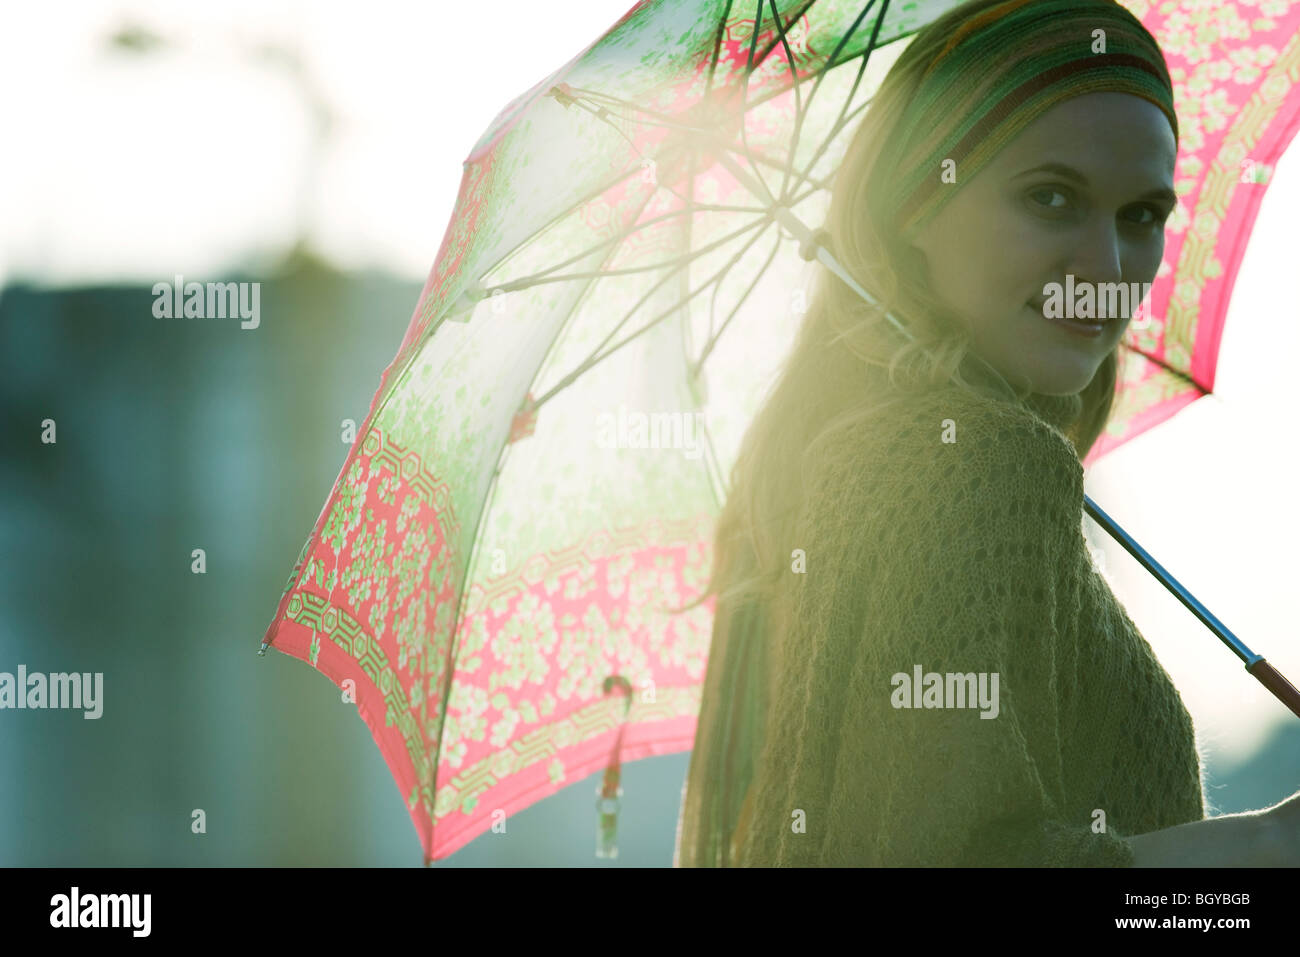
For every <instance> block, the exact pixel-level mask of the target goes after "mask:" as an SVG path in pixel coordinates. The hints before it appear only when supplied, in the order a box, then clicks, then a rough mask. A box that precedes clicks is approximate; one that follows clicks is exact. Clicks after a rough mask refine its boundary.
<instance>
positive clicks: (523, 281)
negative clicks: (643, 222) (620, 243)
mask: <svg viewBox="0 0 1300 957" xmlns="http://www.w3.org/2000/svg"><path fill="white" fill-rule="evenodd" d="M770 221H771V216H770V215H769V214H767V213H766V212H764V213H763V215H762V218H761V219H759V220H758V221H756V222H752V223H750V224H749V225H747V226H741V227H740V228H739V229H737V230H734V231H733V232H730V233H727V234H726V235H725V236H723V237H721V238H720V239H715V240H714V241H713V242H712V243H710V244H709V245H707V246H701V247H700V248H699V249H698V250H696V251H695V252H694V253H690V252H687V253H682V254H681V255H680V256H678V257H676V258H675V259H667V260H664V261H663V262H657V263H651V264H649V265H647V266H628V267H626V268H624V269H602V270H593V271H590V272H571V273H565V274H563V275H560V276H543V275H542V274H541V273H538V274H536V275H535V276H521V277H520V278H518V279H512V280H510V281H509V282H504V283H502V284H501V285H499V286H490V287H488V288H486V289H485V294H486V295H491V294H492V293H493V291H495V290H497V289H500V290H502V291H503V292H515V291H516V290H519V289H527V288H529V287H531V286H541V285H545V284H547V283H553V282H567V281H569V280H571V279H604V278H606V277H608V276H631V275H636V274H637V273H644V272H653V271H654V270H656V269H667V268H669V267H672V268H681V266H682V265H684V264H685V263H686V262H689V260H690V259H692V258H693V257H698V256H702V255H703V254H704V253H706V252H709V251H710V250H712V249H714V248H716V247H718V246H721V245H723V244H724V243H729V242H731V241H732V240H733V239H735V238H736V237H738V236H741V235H743V234H744V233H745V232H747V231H748V230H751V229H753V228H754V227H755V226H760V225H762V224H763V223H764V222H770Z"/></svg>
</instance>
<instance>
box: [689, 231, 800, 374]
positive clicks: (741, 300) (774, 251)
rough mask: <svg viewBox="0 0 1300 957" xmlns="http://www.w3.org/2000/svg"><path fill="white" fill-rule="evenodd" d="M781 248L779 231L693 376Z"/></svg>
mask: <svg viewBox="0 0 1300 957" xmlns="http://www.w3.org/2000/svg"><path fill="white" fill-rule="evenodd" d="M780 248H781V234H780V233H779V232H778V233H777V237H776V242H775V243H774V244H773V246H772V251H771V252H770V253H768V255H767V261H766V262H765V263H763V265H762V267H760V268H759V270H758V271H757V272H756V273H754V278H753V280H752V281H751V282H750V284H749V287H748V288H747V289H746V290H745V291H744V292H743V293H742V294H741V296H740V298H739V299H738V300H737V301H736V304H735V305H734V306H733V307H732V308H731V312H729V313H728V314H727V318H726V319H724V320H722V327H721V328H720V329H718V331H717V333H716V334H715V335H711V336H710V337H709V341H708V342H707V343H706V344H705V347H704V351H703V352H701V353H700V358H699V359H698V360H696V361H695V362H694V363H693V364H692V366H691V370H690V372H691V375H692V376H696V375H698V374H699V371H700V369H702V368H703V367H704V361H705V360H706V359H708V357H709V354H710V353H711V352H713V348H714V346H716V345H717V344H718V340H719V339H721V338H722V334H723V333H724V332H726V331H727V326H728V325H730V323H731V320H732V319H734V318H735V317H736V313H738V312H739V311H740V307H741V306H743V305H744V304H745V301H746V300H747V299H748V298H749V295H750V293H752V292H753V291H754V290H755V289H756V288H757V287H758V281H759V279H761V278H762V277H763V273H765V272H766V271H767V267H768V266H770V265H771V264H772V260H773V259H775V258H776V254H777V250H779V249H780ZM721 286H722V283H718V287H717V288H721ZM715 291H716V290H715Z"/></svg>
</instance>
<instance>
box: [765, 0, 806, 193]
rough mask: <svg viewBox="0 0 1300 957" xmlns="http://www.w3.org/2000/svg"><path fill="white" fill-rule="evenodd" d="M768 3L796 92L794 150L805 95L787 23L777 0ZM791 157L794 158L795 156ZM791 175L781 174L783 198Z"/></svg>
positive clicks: (798, 15) (804, 8)
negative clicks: (788, 37)
mask: <svg viewBox="0 0 1300 957" xmlns="http://www.w3.org/2000/svg"><path fill="white" fill-rule="evenodd" d="M816 2H817V0H808V2H807V3H806V4H804V7H803V9H802V10H800V11H799V12H798V13H796V14H795V15H794V16H793V17H791V18H790V23H791V24H793V23H794V22H795V21H796V20H798V19H799V18H800V17H802V16H803V15H804V14H805V13H807V12H808V10H809V9H810V8H811V7H812V5H813V4H814V3H816ZM767 5H768V8H769V9H771V11H772V19H773V20H775V21H776V32H777V36H778V38H779V39H780V42H781V48H782V49H784V50H785V63H786V66H787V67H789V69H790V89H791V91H792V92H793V93H794V115H795V118H796V119H795V134H794V138H793V139H792V140H791V141H790V148H791V149H792V150H793V149H794V147H795V144H797V143H798V142H799V123H798V118H799V117H802V116H803V110H804V108H803V97H801V96H800V95H799V68H798V67H797V66H796V65H795V62H794V51H793V50H791V49H790V42H789V41H788V40H787V39H786V36H785V33H786V28H787V25H786V24H785V23H783V22H782V21H781V15H780V14H779V13H777V12H776V0H767ZM773 48H775V45H773ZM809 103H810V105H811V100H810V101H809ZM791 158H792V159H793V157H791ZM789 176H790V174H789V173H782V174H781V190H780V196H781V197H782V198H783V199H784V198H785V195H786V193H785V188H786V181H787V180H788V179H789Z"/></svg>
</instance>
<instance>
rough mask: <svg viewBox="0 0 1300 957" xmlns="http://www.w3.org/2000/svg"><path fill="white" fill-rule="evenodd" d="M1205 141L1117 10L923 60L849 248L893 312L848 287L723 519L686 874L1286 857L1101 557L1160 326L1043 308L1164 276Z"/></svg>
mask: <svg viewBox="0 0 1300 957" xmlns="http://www.w3.org/2000/svg"><path fill="white" fill-rule="evenodd" d="M1177 135H1178V127H1177V119H1176V117H1175V114H1174V108H1173V93H1172V89H1171V85H1170V80H1169V75H1168V72H1167V69H1166V66H1165V63H1164V59H1163V57H1162V55H1161V53H1160V50H1159V48H1158V47H1157V45H1156V43H1155V41H1154V40H1153V39H1152V37H1151V36H1150V34H1149V33H1148V32H1147V31H1146V30H1145V29H1144V28H1143V27H1142V25H1141V24H1140V23H1139V22H1138V20H1137V19H1136V18H1134V17H1133V16H1132V15H1131V14H1130V13H1128V11H1126V10H1125V9H1124V8H1123V7H1121V6H1120V5H1118V4H1117V3H1114V2H1111V0H1088V2H1078V0H1076V2H1063V0H1032V2H1026V0H1010V2H1005V0H976V2H972V3H967V4H965V5H963V6H961V7H958V8H956V9H954V10H952V11H950V12H949V13H948V14H947V15H945V16H944V17H942V18H940V19H939V20H938V21H936V22H935V23H933V24H932V25H931V26H929V27H927V28H926V29H924V30H922V31H921V32H920V33H918V34H917V35H916V36H915V37H914V38H913V40H912V41H911V43H910V44H909V46H908V47H907V48H906V49H905V50H904V52H903V53H902V55H901V56H900V57H899V59H898V61H897V62H896V64H895V65H894V67H893V68H892V69H891V71H890V73H889V75H888V76H887V77H886V79H885V80H884V82H883V84H882V86H881V88H880V90H879V92H878V93H877V95H876V97H875V99H874V101H873V103H872V105H871V108H870V110H869V111H868V113H867V115H866V116H865V117H864V120H863V123H862V125H861V127H860V128H859V130H858V131H857V133H856V135H855V138H854V140H853V142H852V143H851V145H850V147H849V149H848V151H847V153H846V156H845V159H844V161H843V163H842V165H841V167H840V169H839V171H838V173H837V178H836V182H835V188H834V193H833V200H832V204H831V212H830V216H829V218H828V222H827V224H826V225H827V231H828V233H829V235H830V245H831V247H832V248H833V250H834V252H835V255H836V257H837V259H838V260H839V261H840V263H841V264H842V265H843V266H844V267H845V268H846V269H847V270H848V271H849V273H850V274H852V275H853V276H854V277H855V278H856V279H857V280H858V281H859V282H860V283H862V285H863V286H864V287H865V288H867V289H868V290H870V291H871V292H872V293H873V295H875V296H877V297H878V299H879V305H878V306H874V307H873V306H872V305H869V304H868V303H866V302H864V301H863V300H862V299H861V297H860V296H859V295H858V294H857V293H855V292H854V291H853V290H852V289H851V288H850V287H849V286H848V285H846V284H845V283H844V282H842V281H841V280H840V279H839V278H838V277H835V276H833V275H831V274H829V273H827V272H825V271H823V272H821V273H819V276H818V287H817V289H816V290H815V296H814V301H813V304H812V306H811V308H810V309H809V311H808V313H807V314H806V317H805V321H804V325H803V328H802V329H801V331H800V336H799V339H798V341H797V343H796V346H795V349H794V352H793V354H792V355H791V357H790V359H789V362H788V364H787V366H786V368H785V369H784V370H783V373H782V376H781V377H780V379H779V380H778V382H777V384H776V386H775V388H774V390H773V392H772V394H771V395H770V397H769V399H768V401H767V403H766V405H765V406H764V408H763V409H762V411H761V412H760V413H759V415H758V416H757V417H756V419H755V421H754V422H753V424H752V425H751V427H750V429H749V432H748V434H747V436H746V439H745V442H744V445H743V447H742V450H741V454H740V456H739V459H738V461H737V464H736V467H735V470H734V473H733V479H732V491H731V494H730V497H729V499H728V501H727V503H726V507H725V509H724V510H723V514H722V516H721V519H720V522H719V526H718V532H717V540H716V545H715V564H714V569H713V577H712V580H711V581H710V583H709V586H708V590H707V591H706V593H705V597H707V596H708V595H710V594H715V595H717V596H718V605H717V614H716V616H715V624H714V636H713V643H712V647H711V652H710V659H709V668H708V674H707V676H706V681H705V687H704V697H703V701H702V706H701V710H700V719H699V726H698V731H697V735H696V744H695V749H694V750H693V752H692V757H691V764H690V772H689V775H688V778H687V781H686V787H685V789H684V791H683V801H682V815H681V820H680V822H679V827H678V846H677V849H676V855H675V859H674V863H675V864H677V865H680V866H736V865H744V866H774V865H775V866H779V865H868V866H880V865H885V866H889V865H941V866H964V865H975V866H988V865H1024V866H1042V865H1056V866H1098V865H1101V866H1130V865H1134V864H1138V865H1162V866H1163V865H1171V864H1175V865H1176V864H1224V865H1243V864H1265V863H1280V862H1282V860H1284V859H1286V858H1284V845H1283V843H1282V841H1281V837H1282V836H1284V835H1285V836H1286V838H1287V840H1288V841H1290V840H1291V839H1292V838H1291V835H1293V834H1294V833H1295V824H1294V821H1293V818H1294V817H1295V815H1296V813H1297V811H1296V803H1297V802H1296V801H1295V799H1292V800H1291V801H1289V802H1287V804H1285V805H1281V806H1279V808H1277V809H1274V810H1273V811H1270V812H1268V813H1263V814H1252V815H1239V816H1234V817H1225V818H1216V819H1213V820H1208V819H1205V816H1204V814H1205V806H1204V800H1203V793H1202V781H1201V766H1200V761H1199V757H1198V754H1197V750H1196V744H1195V737H1194V732H1193V727H1192V722H1191V719H1190V717H1189V715H1188V713H1187V711H1186V709H1185V708H1184V706H1183V703H1182V700H1181V698H1180V697H1179V695H1178V692H1177V690H1176V689H1175V688H1174V686H1173V684H1172V683H1171V681H1170V680H1169V676H1168V675H1167V674H1166V672H1165V671H1164V669H1163V668H1162V667H1161V666H1160V664H1159V662H1158V661H1157V660H1156V658H1155V656H1154V655H1153V654H1152V652H1151V649H1150V647H1149V646H1148V645H1147V643H1146V641H1145V640H1144V639H1143V638H1142V636H1141V635H1140V634H1139V633H1138V631H1137V629H1136V628H1135V627H1134V625H1133V623H1132V621H1131V620H1130V619H1129V617H1128V615H1127V614H1126V613H1125V611H1124V609H1123V607H1122V606H1121V605H1120V604H1119V602H1118V601H1117V600H1116V599H1115V597H1114V595H1113V594H1112V593H1111V591H1110V589H1109V588H1108V587H1107V586H1106V584H1105V581H1104V580H1103V579H1102V578H1101V577H1100V575H1099V574H1098V573H1097V572H1096V570H1095V569H1094V568H1093V567H1092V565H1091V562H1090V559H1089V556H1088V552H1087V549H1086V545H1085V541H1084V539H1083V536H1082V532H1081V522H1082V503H1083V471H1082V467H1081V464H1080V461H1081V459H1082V458H1083V457H1084V456H1085V455H1086V454H1087V452H1088V450H1089V449H1090V448H1091V446H1092V444H1093V442H1094V441H1095V440H1096V438H1097V436H1098V435H1099V434H1100V432H1101V430H1102V428H1103V427H1104V425H1105V422H1106V419H1107V416H1108V414H1109V412H1110V408H1111V402H1112V398H1113V395H1114V391H1115V387H1116V382H1117V375H1118V372H1117V364H1118V361H1119V351H1118V347H1119V343H1120V339H1121V337H1122V336H1123V334H1124V331H1125V328H1126V326H1127V323H1128V321H1129V317H1130V316H1131V312H1132V308H1133V306H1135V305H1136V303H1133V304H1132V305H1131V306H1130V307H1128V309H1127V311H1126V312H1125V313H1124V314H1123V315H1121V316H1119V317H1116V318H1111V319H1109V320H1107V321H1106V322H1104V323H1102V324H1100V326H1099V328H1097V327H1094V326H1093V325H1092V324H1088V323H1070V322H1063V321H1057V320H1056V319H1052V318H1047V316H1046V314H1045V312H1046V310H1045V309H1044V299H1045V296H1046V293H1047V292H1048V291H1049V290H1050V288H1051V286H1050V284H1052V283H1060V284H1061V285H1062V286H1064V285H1065V284H1066V282H1067V277H1069V280H1070V281H1073V282H1074V284H1075V288H1076V289H1079V288H1082V287H1083V286H1084V285H1086V284H1101V283H1121V282H1122V283H1125V284H1128V283H1139V284H1141V283H1149V282H1151V281H1152V280H1153V279H1154V278H1155V274H1156V270H1157V268H1158V267H1159V264H1160V260H1161V256H1162V253H1163V249H1164V235H1163V229H1164V222H1165V220H1166V218H1167V217H1168V216H1169V214H1170V212H1171V211H1172V209H1173V207H1174V204H1175V197H1174V194H1173V189H1172V182H1173V179H1172V178H1173V172H1174V160H1175V155H1176V152H1177ZM1094 288H1095V287H1094ZM1141 288H1148V287H1141ZM886 310H888V311H889V312H891V313H892V315H893V316H896V317H898V319H899V320H901V322H902V323H903V328H904V329H905V330H906V333H905V334H900V331H899V329H897V328H895V327H894V326H893V325H892V324H891V323H890V322H889V321H887V318H888V317H887V316H886V315H885V312H886ZM1287 848H1288V849H1286V850H1285V853H1291V852H1290V851H1289V845H1287ZM1286 860H1287V862H1288V863H1289V862H1292V860H1291V859H1286Z"/></svg>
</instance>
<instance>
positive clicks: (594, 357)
mask: <svg viewBox="0 0 1300 957" xmlns="http://www.w3.org/2000/svg"><path fill="white" fill-rule="evenodd" d="M770 222H771V220H767V221H765V223H754V224H753V225H751V226H747V227H746V229H753V228H754V226H761V225H765V224H766V223H770ZM762 235H763V233H762V231H761V230H760V231H759V232H757V233H755V234H754V236H753V238H752V239H749V240H748V241H747V242H746V243H745V245H744V246H742V247H741V248H740V250H739V251H738V252H737V253H736V254H735V255H734V256H732V257H731V259H730V260H729V261H728V262H727V264H726V265H724V266H723V267H722V269H721V270H719V272H718V273H716V274H715V275H713V276H712V277H710V278H709V279H707V280H705V282H704V283H703V284H702V285H701V286H700V287H699V288H698V289H696V290H695V291H693V292H691V293H690V294H689V295H687V296H686V297H685V298H684V299H681V300H679V301H677V302H675V303H674V304H673V305H672V306H670V307H669V308H668V309H666V310H665V311H664V312H662V313H660V314H659V315H658V316H656V317H655V318H654V319H652V320H651V321H650V322H648V323H647V324H646V325H644V326H642V327H641V328H640V329H638V330H637V331H636V332H634V333H632V334H631V335H629V336H627V337H626V338H625V339H623V340H621V341H620V342H618V343H616V344H615V345H613V346H611V347H610V348H609V349H607V350H606V351H604V352H601V351H600V350H601V348H602V347H603V346H604V345H605V343H607V342H609V340H610V339H612V338H613V337H614V336H615V334H617V333H618V331H619V330H620V329H622V328H623V327H624V326H625V325H627V322H628V320H629V319H631V318H632V316H634V315H635V314H636V311H637V310H638V309H640V308H641V306H642V305H643V304H644V303H645V302H646V300H648V299H649V298H650V296H651V294H653V293H654V291H655V290H656V289H658V288H659V287H660V286H662V285H663V284H664V283H666V282H667V281H668V280H669V279H671V278H672V277H673V276H674V275H676V273H677V272H678V271H680V270H681V268H682V266H681V265H679V266H675V267H674V268H673V270H672V271H671V272H669V273H668V274H667V275H665V276H664V277H663V278H662V279H660V280H659V281H658V282H657V283H655V284H654V286H652V287H651V288H650V289H649V290H647V291H646V293H645V295H643V296H642V297H641V299H640V300H638V302H637V304H636V305H634V306H633V307H632V308H631V310H630V311H629V312H628V313H627V314H626V315H625V316H624V317H623V318H622V319H620V320H619V322H618V325H616V326H615V327H614V328H613V329H612V330H610V333H609V335H607V336H606V337H605V338H604V339H603V340H602V341H601V343H600V344H599V345H598V346H596V349H595V351H593V352H592V354H591V355H590V356H589V357H588V358H587V359H585V360H583V362H582V363H581V364H580V365H579V366H578V367H577V368H575V369H574V370H573V371H572V372H570V373H568V374H567V375H565V376H564V378H562V379H561V380H560V381H559V382H557V383H556V384H555V385H554V386H552V387H551V388H550V389H549V390H547V392H546V394H545V395H543V396H541V397H540V398H539V399H537V400H535V401H534V402H533V403H532V406H531V408H532V410H533V411H536V410H537V409H539V408H541V407H542V405H543V404H544V403H546V402H548V401H550V399H552V398H553V397H554V396H555V394H556V393H557V392H559V391H560V390H561V389H564V388H565V387H567V386H569V385H571V384H572V383H573V381H574V380H575V379H577V378H578V377H579V376H580V375H582V374H583V373H584V372H586V371H588V370H589V369H591V368H592V367H593V366H595V365H596V364H597V363H599V362H602V361H603V360H605V359H607V358H609V357H610V356H611V355H613V354H614V353H615V352H617V351H618V350H619V349H621V348H623V347H624V346H625V345H627V344H628V343H629V342H631V341H632V340H633V339H636V338H637V337H638V336H640V335H641V334H642V333H644V332H647V331H648V330H650V329H653V328H654V327H655V326H656V325H658V324H659V323H660V322H662V321H663V320H664V318H665V317H667V316H670V315H672V314H673V313H674V312H675V311H677V310H678V309H680V308H681V307H682V306H683V305H684V304H685V303H687V302H690V301H691V300H692V299H694V298H695V297H696V296H698V295H699V294H700V293H701V292H703V291H704V290H705V289H707V288H708V287H709V286H710V285H711V284H712V283H714V282H715V281H717V280H718V279H719V278H720V277H721V276H723V275H725V274H726V272H727V271H728V270H730V269H731V267H732V266H734V265H735V264H736V262H738V261H739V260H740V257H741V256H743V255H744V254H745V252H746V251H747V250H748V249H749V248H750V247H751V246H753V245H754V243H755V242H757V241H758V239H759V237H761V236H762ZM682 265H685V264H682Z"/></svg>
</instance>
